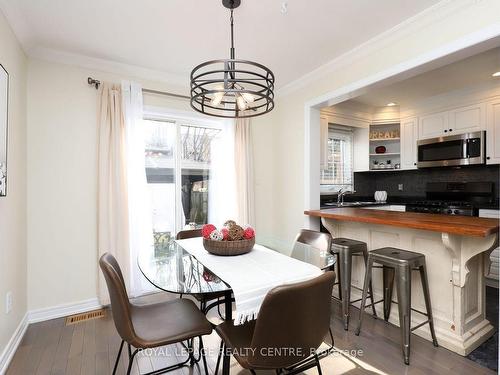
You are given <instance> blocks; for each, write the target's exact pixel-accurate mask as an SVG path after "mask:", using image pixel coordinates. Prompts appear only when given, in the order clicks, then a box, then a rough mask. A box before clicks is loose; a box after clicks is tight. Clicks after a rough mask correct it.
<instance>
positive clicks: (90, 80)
mask: <svg viewBox="0 0 500 375" xmlns="http://www.w3.org/2000/svg"><path fill="white" fill-rule="evenodd" d="M87 83H88V84H89V85H92V86H94V87H95V89H96V90H97V89H98V88H99V85H100V84H101V81H99V80H97V79H94V78H92V77H88V78H87ZM142 92H143V93H144V92H145V93H148V94H155V95H165V96H171V97H173V98H179V99H189V100H191V98H190V97H189V96H186V95H180V94H174V93H171V92H168V91H159V90H152V89H142Z"/></svg>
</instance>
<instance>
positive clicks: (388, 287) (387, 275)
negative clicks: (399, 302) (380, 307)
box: [382, 266, 394, 322]
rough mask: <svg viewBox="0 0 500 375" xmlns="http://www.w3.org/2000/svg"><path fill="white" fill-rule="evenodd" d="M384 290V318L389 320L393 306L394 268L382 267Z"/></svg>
mask: <svg viewBox="0 0 500 375" xmlns="http://www.w3.org/2000/svg"><path fill="white" fill-rule="evenodd" d="M382 273H383V287H382V289H383V290H384V320H385V321H386V322H387V321H389V316H390V315H391V306H392V291H393V289H394V268H391V267H386V266H383V267H382Z"/></svg>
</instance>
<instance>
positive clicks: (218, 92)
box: [191, 0, 274, 118]
mask: <svg viewBox="0 0 500 375" xmlns="http://www.w3.org/2000/svg"><path fill="white" fill-rule="evenodd" d="M240 4H241V0H222V5H224V6H225V7H226V8H228V9H229V10H230V11H231V18H230V22H231V49H230V58H229V59H227V60H212V61H207V62H204V63H202V64H200V65H198V66H197V67H195V68H194V69H193V71H192V72H191V107H192V108H193V109H194V110H195V111H198V112H201V113H204V114H206V115H210V116H216V117H226V118H244V117H255V116H260V115H263V114H266V113H268V112H270V111H272V109H273V108H274V74H273V72H272V71H271V70H269V69H268V68H266V67H265V66H264V65H262V64H259V63H256V62H253V61H248V60H237V59H236V58H235V53H234V26H233V10H234V9H236V8H237V7H238V6H239V5H240Z"/></svg>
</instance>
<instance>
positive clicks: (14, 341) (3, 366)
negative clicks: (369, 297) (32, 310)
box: [0, 313, 29, 375]
mask: <svg viewBox="0 0 500 375" xmlns="http://www.w3.org/2000/svg"><path fill="white" fill-rule="evenodd" d="M28 324H29V322H28V313H26V314H25V315H24V317H23V318H22V319H21V322H19V325H18V326H17V328H16V330H15V331H14V334H13V335H12V337H11V338H10V340H9V342H8V343H7V346H6V347H5V349H4V350H3V352H2V354H0V375H3V374H5V373H6V372H7V368H8V367H9V364H10V361H11V360H12V357H14V354H15V353H16V350H17V348H18V347H19V344H20V343H21V340H22V339H23V337H24V334H25V333H26V329H27V328H28Z"/></svg>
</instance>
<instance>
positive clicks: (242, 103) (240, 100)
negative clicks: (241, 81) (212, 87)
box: [236, 95, 247, 111]
mask: <svg viewBox="0 0 500 375" xmlns="http://www.w3.org/2000/svg"><path fill="white" fill-rule="evenodd" d="M236 103H237V104H238V109H239V110H240V111H244V110H245V109H247V102H245V99H244V98H243V96H241V95H238V97H237V98H236Z"/></svg>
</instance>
